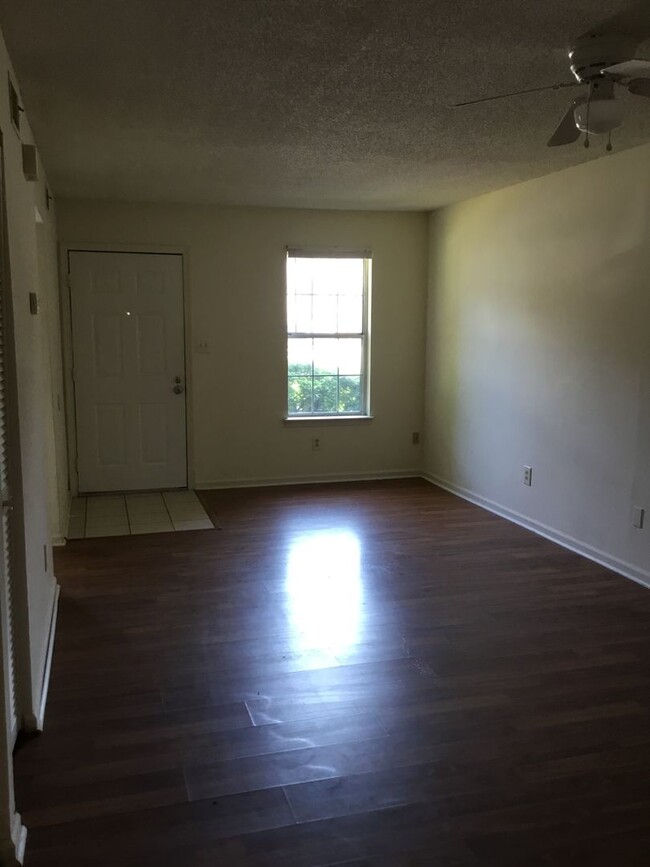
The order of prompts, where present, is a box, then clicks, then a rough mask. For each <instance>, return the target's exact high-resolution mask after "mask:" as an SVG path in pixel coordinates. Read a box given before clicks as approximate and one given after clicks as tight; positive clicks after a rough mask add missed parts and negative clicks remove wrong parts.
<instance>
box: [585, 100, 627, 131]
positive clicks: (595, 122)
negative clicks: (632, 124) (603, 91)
mask: <svg viewBox="0 0 650 867" xmlns="http://www.w3.org/2000/svg"><path fill="white" fill-rule="evenodd" d="M573 116H574V117H575V121H576V126H577V127H578V129H579V130H580V132H588V133H589V134H590V135H605V134H606V133H608V132H611V131H612V130H613V129H616V127H617V126H620V125H621V124H622V123H623V104H622V103H620V102H619V101H618V100H617V99H592V100H591V102H590V103H586V102H583V103H581V104H580V105H577V106H576V108H575V111H574V112H573Z"/></svg>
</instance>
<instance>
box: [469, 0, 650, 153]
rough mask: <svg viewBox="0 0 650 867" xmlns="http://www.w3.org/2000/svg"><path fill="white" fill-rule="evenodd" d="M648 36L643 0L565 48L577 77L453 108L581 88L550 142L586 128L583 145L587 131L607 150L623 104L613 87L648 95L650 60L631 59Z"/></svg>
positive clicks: (573, 137)
mask: <svg viewBox="0 0 650 867" xmlns="http://www.w3.org/2000/svg"><path fill="white" fill-rule="evenodd" d="M648 36H650V3H648V0H643V2H641V3H637V4H635V6H634V7H633V8H631V9H628V10H627V11H626V12H623V13H621V14H619V15H616V16H614V17H613V18H611V19H610V20H609V21H608V22H605V23H604V24H602V25H600V26H599V27H597V28H594V29H593V30H591V31H589V32H588V33H585V34H583V35H582V36H580V37H579V38H578V39H577V40H576V43H575V45H574V47H573V48H572V49H571V50H570V51H569V61H570V68H571V72H572V73H573V75H574V77H575V81H570V82H560V83H558V84H551V85H547V86H545V87H534V88H530V89H528V90H520V91H515V92H514V93H503V94H499V95H498V96H488V97H483V98H482V99H472V100H469V101H467V102H459V103H456V105H455V107H460V106H465V105H475V104H477V103H480V102H489V101H491V100H494V99H504V98H506V97H510V96H518V95H520V94H524V93H537V92H541V91H544V90H561V89H564V88H567V87H583V89H584V90H585V92H583V93H582V94H581V95H580V96H577V97H576V98H575V99H574V100H573V102H572V103H571V104H570V105H569V107H568V109H567V110H566V112H565V113H564V115H563V117H562V120H561V121H560V123H559V124H558V126H557V128H556V130H555V132H554V133H553V135H552V136H551V138H550V139H549V140H548V146H549V147H557V146H558V145H565V144H571V142H574V141H577V140H578V139H579V138H580V134H581V133H584V134H585V140H584V144H585V147H589V136H590V135H607V136H608V142H607V150H611V149H612V143H611V133H612V130H614V129H616V128H617V127H619V126H620V125H621V124H622V123H623V120H624V116H625V112H624V104H623V103H622V102H621V101H620V100H618V99H617V98H616V93H617V89H620V88H625V89H626V90H627V91H628V92H629V93H632V94H634V95H635V96H645V97H649V98H650V61H647V60H637V59H635V58H634V54H635V51H636V49H637V48H638V46H639V43H641V42H642V41H643V40H644V39H646V38H647V37H648Z"/></svg>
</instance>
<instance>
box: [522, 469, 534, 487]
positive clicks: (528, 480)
mask: <svg viewBox="0 0 650 867" xmlns="http://www.w3.org/2000/svg"><path fill="white" fill-rule="evenodd" d="M524 484H525V485H527V486H528V487H529V488H530V486H531V485H532V484H533V468H532V467H524Z"/></svg>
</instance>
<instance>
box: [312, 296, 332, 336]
mask: <svg viewBox="0 0 650 867" xmlns="http://www.w3.org/2000/svg"><path fill="white" fill-rule="evenodd" d="M313 310H314V315H313V319H312V323H313V324H312V330H313V331H315V332H321V333H325V334H327V333H328V332H329V333H332V332H335V331H336V295H314V299H313Z"/></svg>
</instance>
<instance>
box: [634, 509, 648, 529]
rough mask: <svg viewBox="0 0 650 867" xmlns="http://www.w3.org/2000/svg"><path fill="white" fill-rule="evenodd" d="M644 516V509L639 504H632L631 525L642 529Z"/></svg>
mask: <svg viewBox="0 0 650 867" xmlns="http://www.w3.org/2000/svg"><path fill="white" fill-rule="evenodd" d="M644 518H645V509H642V508H641V507H640V506H632V526H633V527H636V528H637V530H642V529H643V519H644Z"/></svg>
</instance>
